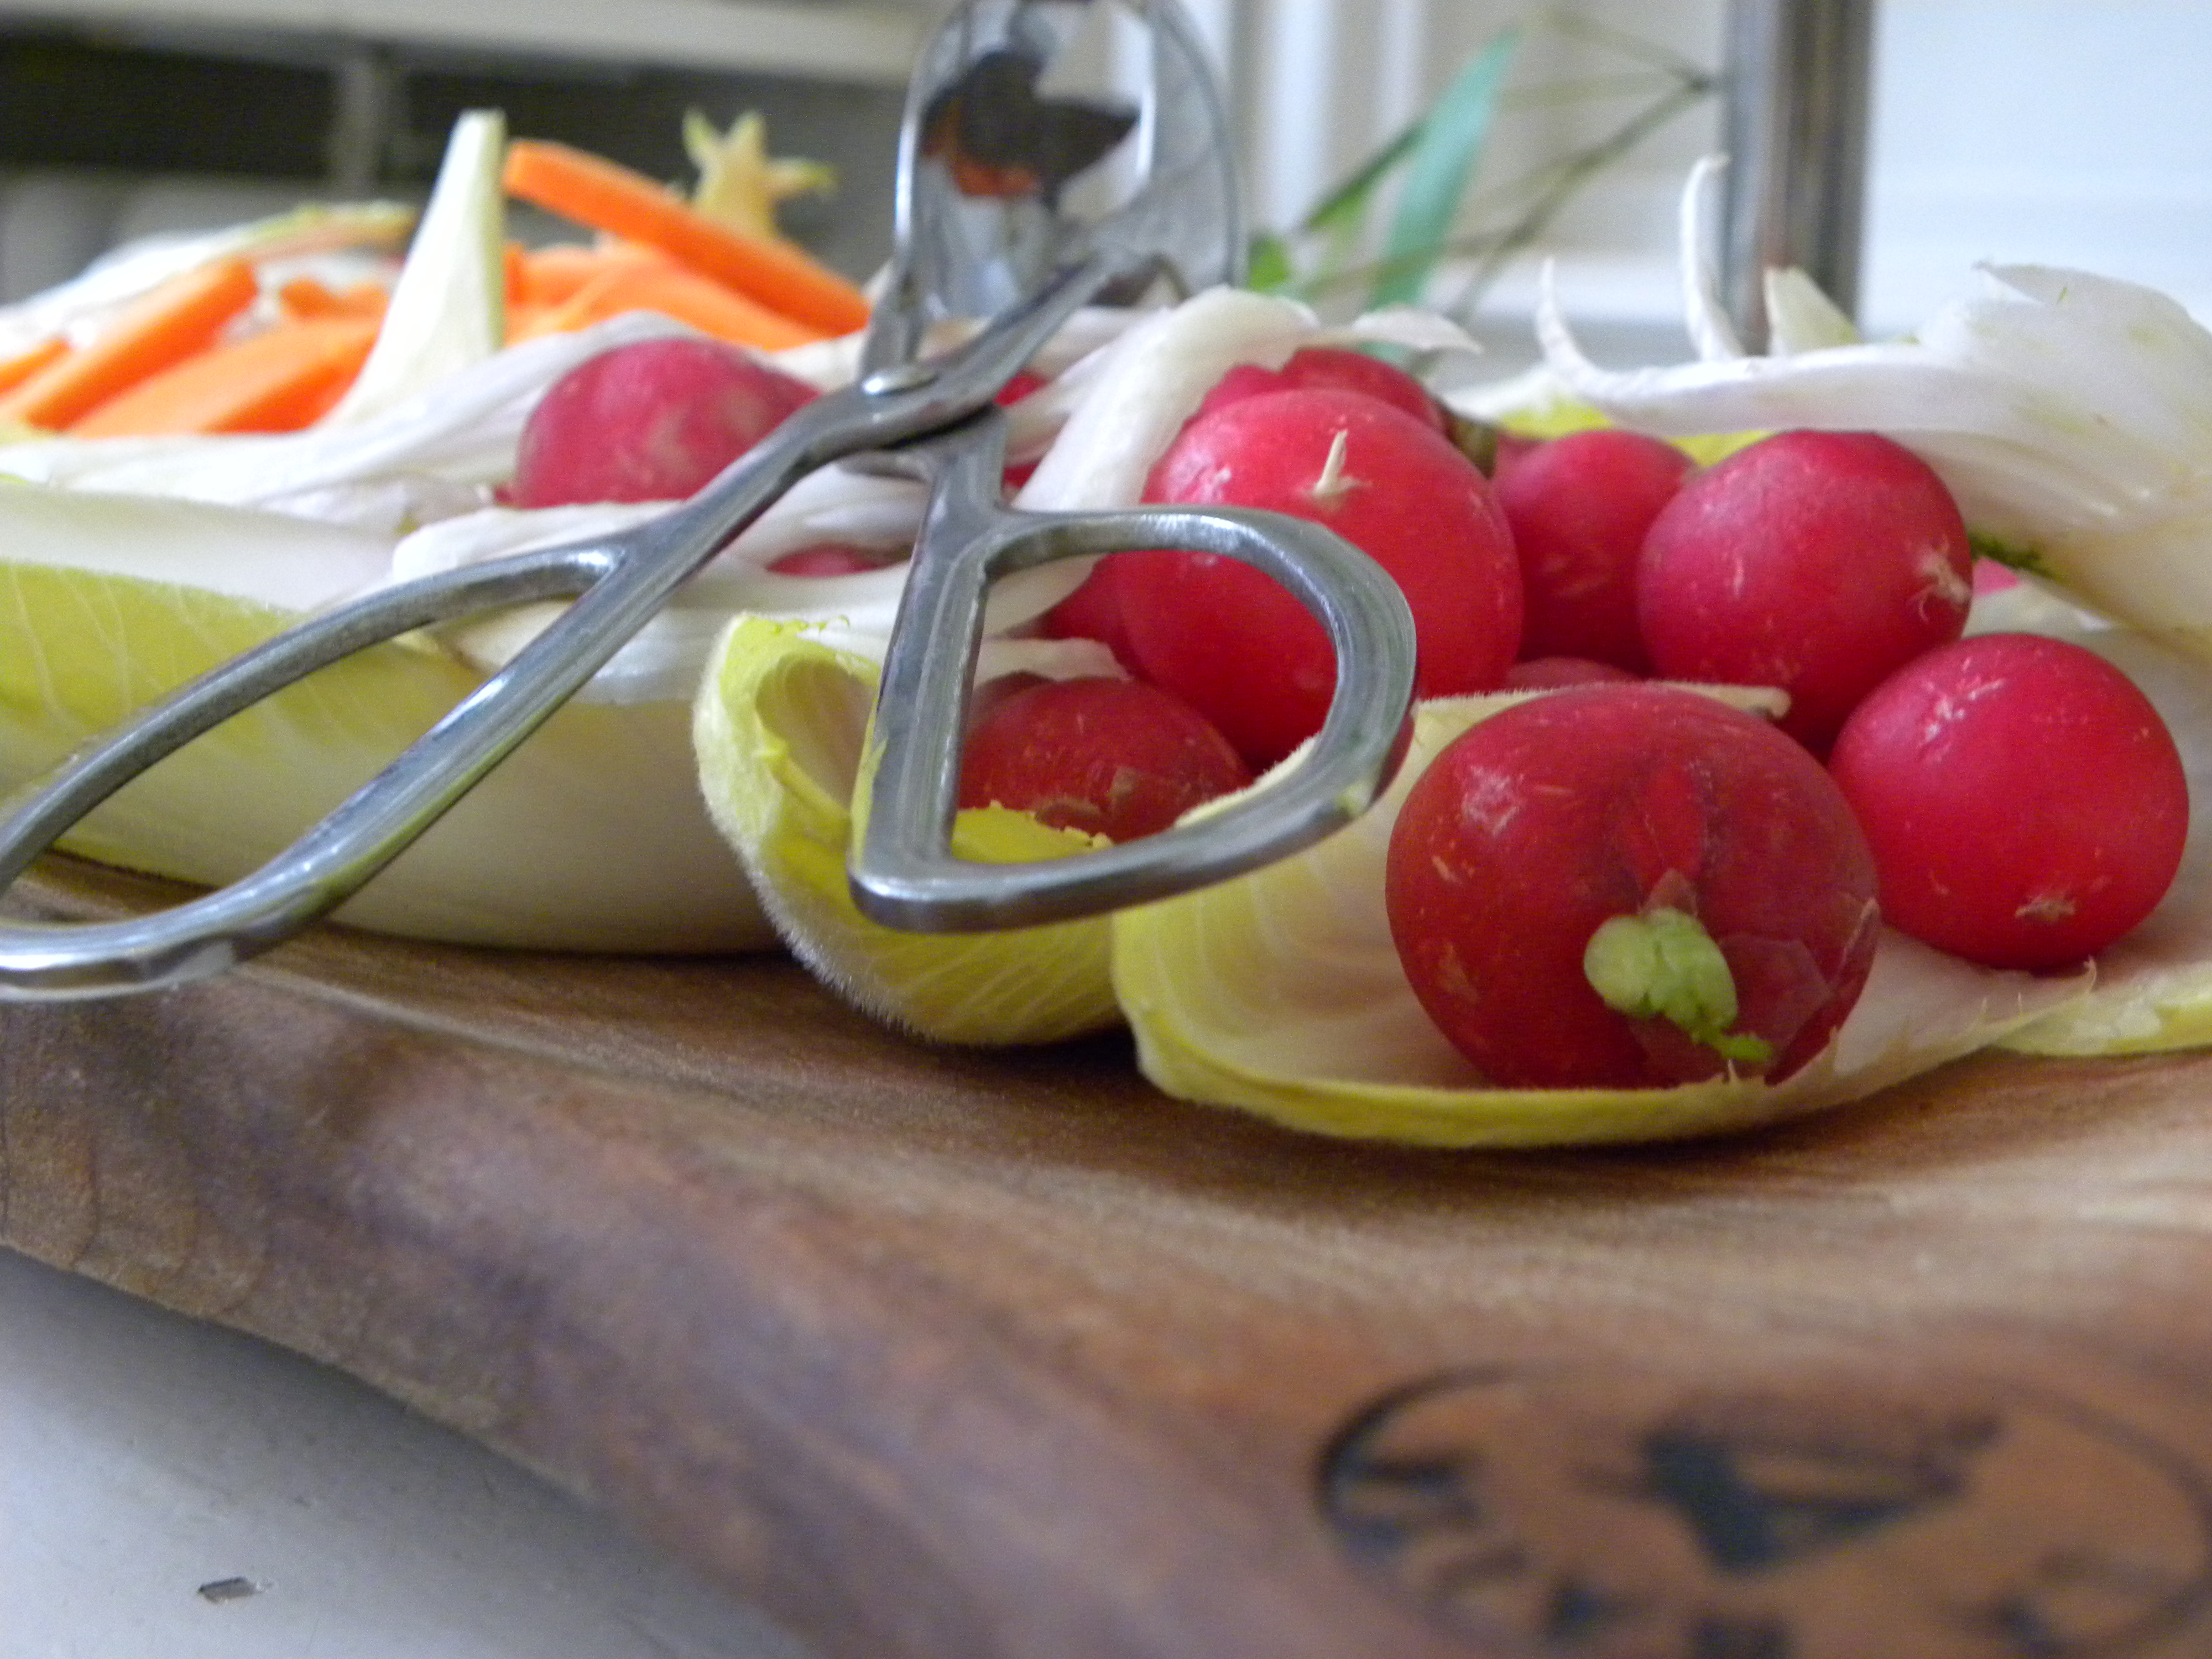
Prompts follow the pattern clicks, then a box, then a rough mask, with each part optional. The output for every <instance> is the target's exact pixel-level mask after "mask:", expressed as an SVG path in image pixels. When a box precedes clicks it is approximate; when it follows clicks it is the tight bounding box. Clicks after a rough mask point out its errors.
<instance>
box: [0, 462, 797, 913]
mask: <svg viewBox="0 0 2212 1659" xmlns="http://www.w3.org/2000/svg"><path fill="white" fill-rule="evenodd" d="M389 551H390V549H389V545H388V544H386V543H383V542H381V541H380V539H379V538H374V537H369V536H365V535H363V534H362V533H361V532H353V531H347V530H343V529H340V528H337V527H335V526H318V525H312V524H303V523H301V521H299V520H294V519H289V518H286V517H283V516H280V515H278V514H275V513H255V512H249V511H244V510H241V509H238V508H232V507H213V506H208V505H205V504H202V503H197V502H187V501H156V500H151V499H148V498H144V497H134V496H102V495H87V494H82V493H78V492H74V491H61V490H53V489H43V488H39V487H36V486H32V485H25V484H0V790H6V789H12V788H14V787H16V786H17V785H20V784H21V783H24V782H26V781H28V780H29V779H31V778H33V777H34V776H36V775H39V774H40V773H43V772H44V771H46V769H49V768H51V767H52V766H53V765H55V764H56V763H58V762H59V761H60V760H61V759H62V758H63V757H64V755H66V754H67V753H68V752H69V751H70V750H72V749H74V748H76V746H77V745H78V744H81V743H82V742H84V741H86V740H87V739H88V738H92V737H94V736H95V735H97V734H98V733H100V732H103V731H105V730H106V729H107V728H108V727H110V726H112V725H114V724H115V723H116V722H117V721H118V720H120V719H122V718H123V717H124V716H125V715H126V714H130V713H131V712H132V711H133V710H134V709H136V708H139V707H141V706H143V704H145V703H148V702H152V701H153V700H154V699H155V698H156V697H158V696H161V695H162V694H164V693H165V692H167V691H168V690H171V689H172V688H173V686H175V685H177V684H179V683H181V682H182V681H184V680H185V679H187V678H191V676H193V675H195V674H198V673H200V672H203V671H205V670H207V669H209V668H211V667H213V666H215V665H217V664H219V663H221V662H222V661H225V660H227V659H229V658H230V657H232V656H234V655H236V654H237V653H239V652H240V651H243V650H246V649H247V648H248V647H252V646H253V645H256V644H258V643H259V642H260V641H263V640H264V639H266V638H268V637H269V636H270V635H272V634H274V633H276V632H277V631H278V630H279V629H283V628H284V627H286V626H289V624H290V623H293V622H295V621H296V620H298V619H299V618H300V617H301V616H302V615H303V614H305V613H306V612H307V611H309V610H311V609H313V608H317V607H319V606H320V605H323V604H324V603H325V602H327V601H329V600H331V599H336V598H337V597H339V596H340V595H342V594H343V593H345V592H350V591H352V590H353V589H355V588H356V587H358V586H362V577H363V573H364V571H366V570H371V569H375V568H380V567H381V565H382V563H383V562H384V561H385V560H386V558H388V556H389ZM478 684H481V677H480V676H478V675H477V674H476V673H475V672H473V671H471V670H469V669H468V668H466V667H465V666H464V665H461V664H460V663H459V662H457V661H455V660H453V659H452V658H450V657H448V656H447V655H446V654H445V653H443V652H441V651H438V650H435V649H433V648H429V647H424V646H422V645H420V644H418V643H415V642H411V641H408V642H395V643H390V644H385V645H380V646H377V647H373V648H371V649H369V650H367V651H364V652H361V653H357V654H356V655H355V656H353V657H350V658H349V659H346V660H345V661H343V662H341V663H338V664H336V665H332V666H331V667H330V668H327V669H325V670H323V671H321V672H320V673H319V674H317V675H315V676H314V677H313V678H311V679H309V680H307V681H305V682H303V683H302V684H298V685H295V686H294V687H292V688H290V689H289V690H285V691H283V692H282V693H280V694H279V695H278V696H275V697H273V698H271V699H270V700H268V701H267V702H263V703H261V704H258V705H257V706H256V707H254V708H252V709H249V710H247V711H246V712H245V713H244V714H240V715H239V716H237V717H236V718H235V719H234V720H229V721H228V722H226V723H225V724H224V725H223V726H220V727H218V728H217V729H216V730H215V731H214V732H210V733H209V734H207V735H206V736H204V737H203V738H199V739H197V741H195V742H194V743H192V744H189V745H187V746H186V747H185V749H184V750H180V751H179V753H177V754H176V755H174V756H172V757H170V758H169V759H168V760H167V761H165V762H163V763H161V765H160V766H158V767H156V768H155V769H153V770H152V771H151V772H149V773H148V774H147V775H145V776H143V778H141V779H139V780H138V781H136V782H134V783H132V784H131V785H130V786H128V787H125V789H124V790H123V791H122V792H120V793H118V794H117V795H116V796H114V797H112V799H110V800H109V801H108V802H107V803H106V805H103V806H102V807H100V810H99V811H96V812H95V813H94V815H93V816H92V817H90V818H88V820H87V821H86V822H85V823H84V824H83V825H82V827H81V828H80V829H78V830H77V831H76V832H75V833H74V834H73V835H72V836H70V837H69V838H68V839H67V840H66V841H65V842H64V843H63V844H64V847H66V848H69V849H70V850H71V851H74V852H78V853H81V854H83V855H85V856H87V857H88V858H94V859H97V860H101V861H102V862H105V863H109V864H114V865H118V866H123V867H125V868H127V869H133V870H142V871H147V872H152V873H155V874H157V875H164V876H170V877H173V878H178V879H181V880H185V881H191V882H196V883H204V884H216V883H222V882H228V881H232V880H234V879H236V878H239V877H240V876H243V875H245V874H247V873H248V872H251V871H252V870H253V869H254V868H256V867H258V866H259V865H261V864H262V863H264V861H266V860H268V859H269V858H270V857H272V856H274V855H275V854H276V853H278V852H279V851H281V850H282V849H283V848H285V847H286V846H288V845H289V844H290V843H291V842H292V841H293V840H294V839H295V838H296V837H297V836H298V835H299V834H300V833H301V831H302V830H303V829H307V827H308V826H309V825H310V824H311V823H313V822H314V821H315V820H316V819H318V818H319V817H321V816H322V815H323V814H324V813H325V812H326V811H328V810H329V809H330V808H331V807H332V806H334V805H337V802H338V801H339V800H341V799H343V797H344V796H345V795H346V794H347V793H350V791H351V790H352V789H353V788H354V787H356V786H358V785H359V784H360V783H362V781H365V780H366V779H367V778H368V776H369V775H371V774H373V773H374V771H375V770H376V769H378V768H379V767H380V766H381V765H382V764H383V763H385V762H386V761H387V760H389V759H390V758H391V757H392V756H393V755H394V754H396V753H397V752H398V750H399V749H401V748H402V747H403V746H404V744H406V743H408V742H409V741H410V740H411V739H412V738H414V737H415V736H416V735H417V734H418V733H419V732H422V730H423V729H424V728H425V727H427V726H428V725H429V724H430V723H431V722H432V721H433V720H435V719H436V718H437V717H438V716H439V715H441V714H443V713H444V712H445V711H446V710H447V708H450V707H451V706H452V705H453V703H455V702H459V700H460V699H461V698H462V697H463V696H466V695H467V694H468V693H469V692H471V691H472V690H474V689H475V688H476V687H477V685H478ZM695 777H696V772H695V770H694V768H693V765H692V761H691V754H690V708H689V704H688V702H686V701H684V700H664V701H661V702H654V703H636V704H627V705H623V706H619V707H611V706H606V705H591V704H581V703H578V704H572V705H570V706H569V707H568V708H564V709H562V711H561V712H560V713H559V714H556V715H555V716H554V717H553V719H552V720H551V721H550V722H549V723H548V724H547V725H546V726H544V727H543V728H541V729H540V731H539V732H538V734H537V735H536V736H534V737H533V738H531V739H530V740H529V741H528V742H527V743H526V744H524V745H523V746H522V748H521V749H520V750H518V751H517V752H516V753H515V754H514V755H513V757H510V758H509V759H508V760H507V762H506V763H504V764H502V765H501V766H500V767H499V768H497V769H495V770H494V771H493V772H492V774H491V775H489V777H488V778H487V779H486V780H485V781H483V783H482V784H481V785H479V786H478V787H477V789H476V790H475V791H474V792H472V793H471V794H469V795H468V796H467V797H465V799H463V800H462V801H461V803H460V804H459V805H458V806H456V807H455V808H454V809H453V811H452V812H450V813H449V814H447V817H445V818H443V819H441V821H440V822H439V823H437V824H436V825H435V826H434V827H433V828H432V829H430V831H429V832H428V834H427V835H426V836H424V837H423V838H422V840H421V841H419V842H416V844H415V846H414V847H412V848H410V849H409V850H408V851H407V852H405V853H403V854H401V855H400V856H399V858H398V860H397V861H395V862H394V863H393V864H392V866H390V867H389V868H388V869H386V871H385V872H383V873H382V874H381V875H380V876H379V877H378V878H376V879H375V880H374V881H373V882H371V883H370V884H369V885H368V887H367V888H365V889H364V890H362V893H361V894H360V895H359V896H356V898H355V899H354V900H353V901H352V902H349V904H347V905H346V906H345V907H344V908H343V909H342V910H340V911H339V912H338V915H339V918H340V919H341V920H343V921H350V922H354V923H356V924H357V925H360V926H362V927H371V928H375V929H378V930H380V931H384V932H390V933H406V934H410V935H414V936H417V937H422V938H428V939H448V940H454V941H459V942H462V943H469V944H483V945H523V946H532V947H538V948H545V949H567V950H617V951H709V950H713V951H724V950H744V949H754V948H759V947H761V946H763V945H769V944H772V943H773V942H774V936H773V933H772V932H771V931H770V930H769V927H768V926H767V923H766V921H765V919H764V918H763V915H761V912H760V910H759V908H758V907H757V905H756V904H755V903H754V902H753V899H752V895H751V892H750V889H749V888H748V887H747V885H746V884H745V881H744V872H743V871H742V870H741V869H740V868H739V866H738V863H737V861H736V860H734V859H733V858H732V857H731V856H730V854H729V853H728V851H727V849H726V848H724V847H723V845H722V844H721V842H720V838H719V837H717V836H716V835H715V834H714V830H713V829H712V827H711V826H710V825H709V824H708V822H707V820H706V817H705V814H704V812H703V811H702V809H701V807H700V805H699V803H698V796H697V788H696V783H695V781H694V779H695Z"/></svg>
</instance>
